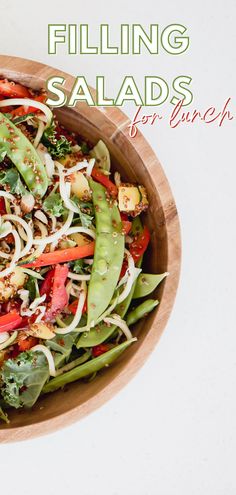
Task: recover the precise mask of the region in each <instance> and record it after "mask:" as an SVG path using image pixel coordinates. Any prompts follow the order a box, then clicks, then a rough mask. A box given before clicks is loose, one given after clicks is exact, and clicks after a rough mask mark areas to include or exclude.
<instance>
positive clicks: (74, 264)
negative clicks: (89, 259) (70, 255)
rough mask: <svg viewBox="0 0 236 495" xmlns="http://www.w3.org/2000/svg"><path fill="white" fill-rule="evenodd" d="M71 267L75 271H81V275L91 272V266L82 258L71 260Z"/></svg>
mask: <svg viewBox="0 0 236 495" xmlns="http://www.w3.org/2000/svg"><path fill="white" fill-rule="evenodd" d="M70 268H71V269H72V271H73V272H75V273H79V274H80V275H83V274H84V273H85V274H86V273H90V272H91V266H90V265H87V264H86V263H85V262H84V260H83V259H82V258H81V259H80V260H75V261H71V262H70Z"/></svg>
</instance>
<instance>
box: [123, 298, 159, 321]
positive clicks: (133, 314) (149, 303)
mask: <svg viewBox="0 0 236 495" xmlns="http://www.w3.org/2000/svg"><path fill="white" fill-rule="evenodd" d="M158 304H159V301H157V300H155V299H147V300H146V301H144V302H143V303H141V304H139V306H137V307H136V308H135V309H133V310H132V311H130V312H129V313H128V314H127V318H126V323H127V325H128V326H129V325H133V324H134V323H136V321H138V320H141V318H143V317H144V316H146V315H147V314H148V313H150V312H151V311H152V310H153V309H154V308H155V307H156V306H157V305H158Z"/></svg>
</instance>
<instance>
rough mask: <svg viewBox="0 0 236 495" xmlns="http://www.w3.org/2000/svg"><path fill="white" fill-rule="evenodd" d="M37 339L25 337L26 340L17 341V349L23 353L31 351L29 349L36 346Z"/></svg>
mask: <svg viewBox="0 0 236 495" xmlns="http://www.w3.org/2000/svg"><path fill="white" fill-rule="evenodd" d="M38 341H39V339H37V338H36V337H31V336H30V337H27V339H24V340H19V342H18V349H19V351H20V352H24V351H29V349H31V347H34V345H37V343H38Z"/></svg>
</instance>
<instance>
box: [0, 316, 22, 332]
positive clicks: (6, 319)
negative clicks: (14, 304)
mask: <svg viewBox="0 0 236 495" xmlns="http://www.w3.org/2000/svg"><path fill="white" fill-rule="evenodd" d="M21 322H22V317H21V316H20V315H19V313H17V312H16V311H12V312H10V313H7V314H6V315H3V316H0V333H2V332H11V331H12V330H14V329H15V328H18V327H19V325H20V324H21Z"/></svg>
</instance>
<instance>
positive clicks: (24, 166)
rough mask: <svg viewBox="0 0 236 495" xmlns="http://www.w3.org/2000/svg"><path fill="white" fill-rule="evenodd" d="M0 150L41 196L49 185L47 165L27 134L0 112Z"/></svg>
mask: <svg viewBox="0 0 236 495" xmlns="http://www.w3.org/2000/svg"><path fill="white" fill-rule="evenodd" d="M0 151H1V152H2V153H5V154H6V155H7V156H8V157H9V158H10V159H11V161H12V162H13V163H14V165H15V166H16V168H17V169H18V171H19V173H20V174H21V176H22V177H23V179H24V181H25V183H26V185H27V186H28V189H29V190H30V191H31V192H32V194H34V196H39V197H40V198H41V197H42V196H44V194H45V192H46V191H47V187H48V178H47V174H46V170H45V167H44V165H43V163H42V161H41V159H40V157H39V155H38V153H37V151H36V150H35V148H34V147H33V145H32V144H31V142H30V141H29V140H28V139H27V138H26V136H25V135H24V134H23V133H22V132H21V131H20V130H19V129H18V128H17V127H16V126H15V125H14V124H13V123H12V122H11V121H10V120H9V119H8V118H7V117H5V116H4V115H3V114H2V113H0Z"/></svg>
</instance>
